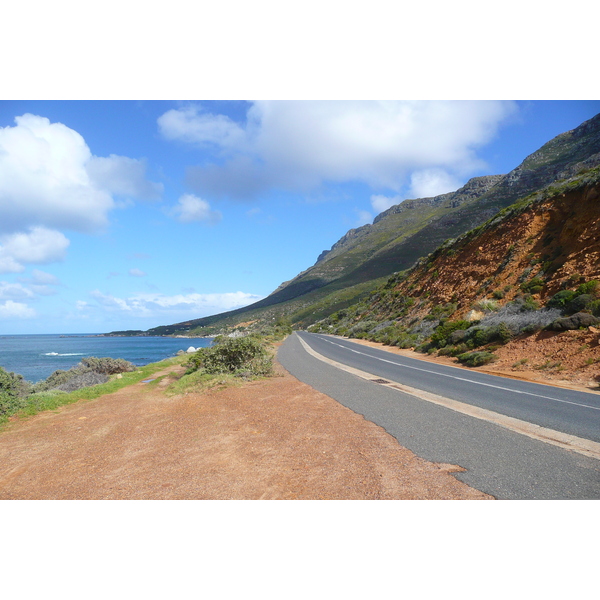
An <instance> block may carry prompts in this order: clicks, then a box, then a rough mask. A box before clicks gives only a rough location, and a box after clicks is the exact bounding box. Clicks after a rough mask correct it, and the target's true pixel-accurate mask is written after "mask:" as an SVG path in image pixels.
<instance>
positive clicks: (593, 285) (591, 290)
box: [575, 279, 600, 296]
mask: <svg viewBox="0 0 600 600" xmlns="http://www.w3.org/2000/svg"><path fill="white" fill-rule="evenodd" d="M598 285H600V282H599V281H596V280H595V279H592V280H591V281H586V282H585V283H582V284H581V285H580V286H579V287H578V288H577V289H576V290H575V294H576V295H580V294H592V295H594V296H595V295H596V293H597V292H598Z"/></svg>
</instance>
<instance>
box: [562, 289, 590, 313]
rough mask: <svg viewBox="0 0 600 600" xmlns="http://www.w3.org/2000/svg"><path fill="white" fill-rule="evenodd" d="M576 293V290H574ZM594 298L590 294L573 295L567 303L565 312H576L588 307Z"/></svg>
mask: <svg viewBox="0 0 600 600" xmlns="http://www.w3.org/2000/svg"><path fill="white" fill-rule="evenodd" d="M576 293H577V292H576ZM594 300H595V297H594V296H592V294H580V295H579V296H575V298H573V300H571V302H569V304H568V305H567V312H569V313H577V312H581V311H582V310H585V309H586V308H588V306H589V305H590V304H591V303H592V302H593V301H594Z"/></svg>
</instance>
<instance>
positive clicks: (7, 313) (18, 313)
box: [0, 300, 37, 319]
mask: <svg viewBox="0 0 600 600" xmlns="http://www.w3.org/2000/svg"><path fill="white" fill-rule="evenodd" d="M35 316H37V313H36V312H35V310H34V309H33V308H30V307H29V306H27V305H26V304H23V303H22V302H13V301H12V300H7V301H6V302H4V303H0V319H33V318H34V317H35Z"/></svg>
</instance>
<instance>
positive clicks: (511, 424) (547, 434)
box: [298, 336, 600, 460]
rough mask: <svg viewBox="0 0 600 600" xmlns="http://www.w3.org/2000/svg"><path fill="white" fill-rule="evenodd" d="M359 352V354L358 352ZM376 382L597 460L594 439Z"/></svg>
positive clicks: (599, 452)
mask: <svg viewBox="0 0 600 600" xmlns="http://www.w3.org/2000/svg"><path fill="white" fill-rule="evenodd" d="M298 340H299V341H300V344H301V345H302V347H303V348H304V349H305V350H306V352H308V354H310V355H311V356H313V357H314V358H316V359H318V360H320V361H322V362H324V363H327V364H329V365H331V366H333V367H335V368H337V369H340V370H342V371H346V372H347V373H351V374H352V375H355V376H357V377H360V378H362V379H366V380H367V381H372V380H373V378H374V377H375V375H373V374H372V373H367V372H366V371H361V370H359V369H355V368H354V367H349V366H348V365H344V364H342V363H339V362H336V361H335V360H332V359H331V358H327V357H326V356H323V355H322V354H319V353H318V352H317V351H316V350H314V349H313V348H311V346H309V345H308V343H307V342H306V341H304V340H303V339H302V338H301V337H300V336H298ZM327 341H329V340H327ZM346 349H348V348H346ZM353 352H354V351H353ZM359 354H362V353H361V352H359ZM394 364H398V363H394ZM378 385H383V386H384V387H388V388H390V389H393V390H397V391H401V392H404V393H406V394H409V395H411V396H414V397H416V398H419V399H420V400H425V401H427V402H431V403H433V404H437V405H439V406H443V407H444V408H449V409H450V410H454V411H456V412H459V413H461V414H464V415H467V416H470V417H474V418H476V419H481V420H482V421H487V422H489V423H495V424H496V425H499V426H500V427H504V428H505V429H509V430H511V431H514V432H516V433H520V434H522V435H526V436H528V437H530V438H533V439H536V440H539V441H542V442H545V443H547V444H552V445H553V446H558V447H560V448H563V449H564V450H572V451H573V452H577V453H579V454H583V455H584V456H589V457H591V458H595V459H597V460H599V459H600V443H598V442H593V441H592V440H587V439H585V438H580V437H577V436H574V435H571V434H568V433H563V432H562V431H555V430H554V429H548V428H546V427H542V426H540V425H535V424H534V423H528V422H527V421H522V420H521V419H515V418H514V417H508V416H506V415H503V414H500V413H496V412H493V411H491V410H487V409H485V408H480V407H479V406H473V405H472V404H466V403H464V402H459V401H458V400H451V399H450V398H445V397H444V396H438V395H437V394H432V393H430V392H425V391H423V390H418V389H416V388H412V387H409V386H407V385H404V384H400V383H396V382H390V383H388V384H378Z"/></svg>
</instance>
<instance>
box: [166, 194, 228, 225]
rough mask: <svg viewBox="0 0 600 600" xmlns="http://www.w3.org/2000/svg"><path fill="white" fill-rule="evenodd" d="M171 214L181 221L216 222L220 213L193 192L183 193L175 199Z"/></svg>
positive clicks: (220, 216)
mask: <svg viewBox="0 0 600 600" xmlns="http://www.w3.org/2000/svg"><path fill="white" fill-rule="evenodd" d="M172 214H173V215H174V216H175V217H176V218H177V219H178V220H179V221H181V222H182V223H191V222H193V221H197V222H200V223H208V224H211V225H213V224H215V223H218V222H219V221H220V220H221V218H222V215H221V213H220V212H219V211H218V210H212V209H211V207H210V204H209V203H208V202H207V201H206V200H203V199H202V198H198V197H197V196H194V195H193V194H184V195H183V196H181V197H180V198H179V200H178V201H177V205H176V206H175V208H173V210H172Z"/></svg>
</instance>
